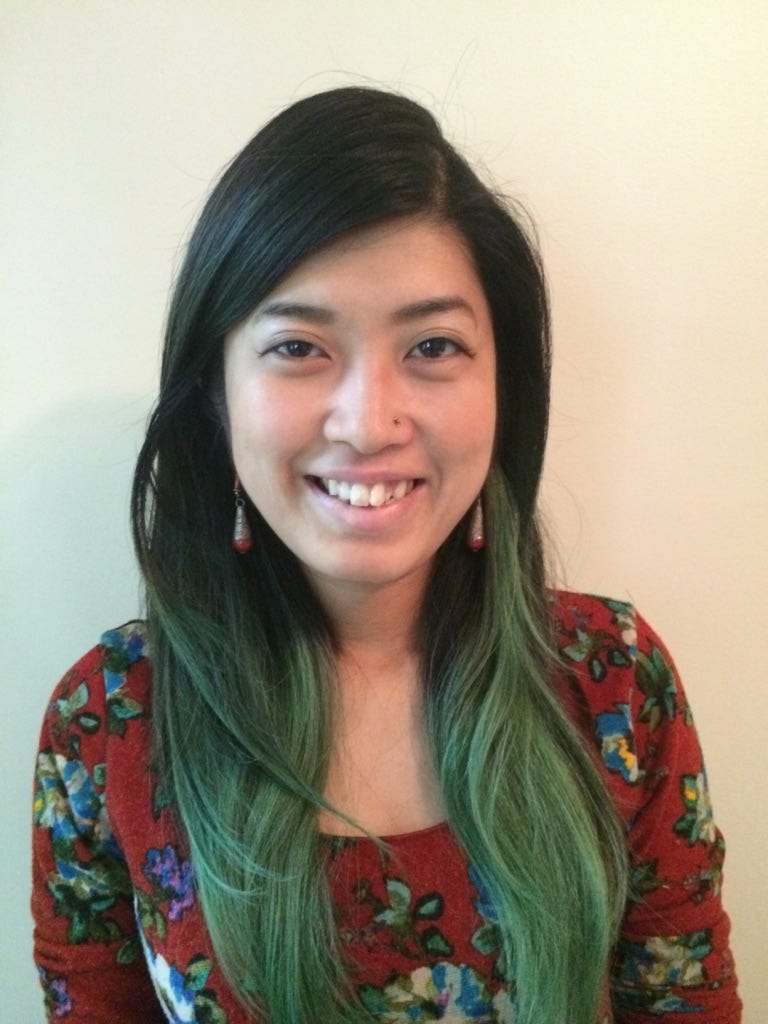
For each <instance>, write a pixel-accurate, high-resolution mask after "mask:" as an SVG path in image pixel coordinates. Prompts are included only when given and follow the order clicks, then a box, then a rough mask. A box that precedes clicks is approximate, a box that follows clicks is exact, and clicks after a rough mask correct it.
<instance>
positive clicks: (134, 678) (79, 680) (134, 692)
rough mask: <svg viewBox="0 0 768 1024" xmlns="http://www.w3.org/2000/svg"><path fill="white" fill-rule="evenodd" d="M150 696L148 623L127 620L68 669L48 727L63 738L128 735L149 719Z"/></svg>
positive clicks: (55, 696)
mask: <svg viewBox="0 0 768 1024" xmlns="http://www.w3.org/2000/svg"><path fill="white" fill-rule="evenodd" d="M149 700H150V663H149V641H148V635H147V628H146V625H145V623H143V622H141V621H132V622H127V623H125V624H124V625H122V626H118V627H116V628H114V629H110V630H107V631H106V632H105V633H102V635H101V638H100V640H99V643H98V644H96V645H95V646H94V647H92V648H91V649H90V650H89V651H87V652H86V653H85V654H84V655H83V656H82V657H81V658H79V659H78V660H77V661H76V662H75V664H74V665H73V666H72V667H71V668H70V669H69V670H68V671H67V672H65V673H64V675H63V676H62V678H61V679H60V680H59V682H58V684H57V685H56V687H55V688H54V690H53V694H52V695H51V699H50V701H49V702H48V707H47V709H46V715H45V723H44V732H47V733H48V736H49V737H50V738H52V739H53V740H54V741H58V743H59V744H60V743H62V742H64V739H65V738H66V740H67V741H68V742H69V743H71V742H72V741H73V740H75V741H76V746H77V747H78V748H79V747H80V746H83V745H85V746H89V745H90V743H89V740H91V739H94V740H95V739H96V738H97V737H98V738H100V739H101V740H102V741H103V740H105V739H107V738H108V737H111V736H119V737H124V736H125V735H126V732H127V729H128V726H129V724H130V723H131V721H132V720H134V719H145V718H146V717H147V713H148V705H149Z"/></svg>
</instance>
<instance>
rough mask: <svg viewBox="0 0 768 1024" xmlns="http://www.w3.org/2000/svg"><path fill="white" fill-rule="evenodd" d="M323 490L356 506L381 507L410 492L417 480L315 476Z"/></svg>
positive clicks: (314, 478) (316, 481)
mask: <svg viewBox="0 0 768 1024" xmlns="http://www.w3.org/2000/svg"><path fill="white" fill-rule="evenodd" d="M313 480H314V481H315V483H316V484H317V486H318V487H320V488H321V490H323V491H325V493H326V494H329V495H330V496H331V497H332V498H337V499H338V500H339V501H343V502H346V504H347V505H354V506H355V507H356V508H381V507H382V505H389V504H390V503H391V502H393V501H399V500H400V499H401V498H404V497H405V496H406V494H410V492H411V491H412V490H413V488H414V487H415V486H416V483H417V481H416V480H379V481H377V482H376V483H373V484H364V483H360V482H359V481H354V480H334V479H333V477H313Z"/></svg>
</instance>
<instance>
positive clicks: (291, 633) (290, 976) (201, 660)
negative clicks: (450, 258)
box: [133, 88, 625, 1024]
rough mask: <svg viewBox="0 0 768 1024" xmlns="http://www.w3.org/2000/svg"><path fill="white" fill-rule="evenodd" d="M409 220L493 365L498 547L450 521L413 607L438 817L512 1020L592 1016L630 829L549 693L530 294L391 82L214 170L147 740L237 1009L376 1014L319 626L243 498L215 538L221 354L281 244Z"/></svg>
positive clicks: (295, 111)
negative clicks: (350, 910) (353, 965)
mask: <svg viewBox="0 0 768 1024" xmlns="http://www.w3.org/2000/svg"><path fill="white" fill-rule="evenodd" d="M412 215H428V216H430V217H432V218H434V219H435V220H437V221H440V222H448V223H451V224H453V225H454V226H455V227H456V228H457V229H458V230H459V231H460V232H461V233H462V235H463V237H464V239H465V240H466V243H467V245H468V246H469V249H470V251H471V253H472V256H473V259H474V261H475V265H476V267H477V271H478V274H479V277H480V279H481V281H482V283H483V287H484V290H485V294H486V297H487V299H488V303H489V306H490V309H491V314H492V318H493V326H494V337H495V343H496V349H497V367H498V370H497V374H498V380H497V396H498V426H497V438H496V445H495V453H494V460H493V467H492V470H491V474H490V476H489V479H488V481H487V484H486V487H485V490H484V497H485V505H486V522H487V533H488V537H489V542H488V545H487V547H486V549H485V551H484V552H483V553H482V554H481V555H479V556H478V555H473V554H471V553H470V552H468V551H467V550H466V547H465V545H464V543H463V537H464V534H465V529H466V523H464V522H462V523H459V524H457V526H456V528H455V530H454V532H453V533H452V534H451V536H450V537H449V538H448V539H447V541H446V542H445V543H444V544H443V545H442V547H441V548H440V550H439V551H438V552H437V555H436V558H435V561H434V565H433V569H432V576H433V579H432V585H430V586H429V587H428V589H427V597H426V598H425V604H424V607H423V609H422V612H421V616H420V621H419V623H418V638H419V645H420V655H421V670H422V676H423V685H424V704H425V714H426V720H427V724H428V731H429V736H430V740H431V743H432V747H433V753H434V759H435V763H436V766H437V770H438V773H439V779H440V784H441V787H442V793H443V798H444V801H445V806H446V808H447V812H448V818H449V822H450V825H451V827H452V829H453V832H454V834H455V836H456V838H457V840H458V842H459V844H460V845H461V847H462V848H463V850H464V851H465V853H466V855H467V857H468V859H469V862H470V863H471V865H472V867H473V870H474V871H475V873H476V875H477V877H478V878H479V879H481V882H482V887H483V889H484V891H485V893H486V895H487V896H488V898H489V899H490V902H491V904H492V906H493V907H494V908H495V913H496V925H497V929H498V935H499V941H500V943H501V947H502V950H503V952H502V957H501V959H500V962H499V963H500V966H501V968H502V969H503V971H504V973H505V975H506V976H507V978H508V980H510V981H511V982H513V984H514V988H515V992H516V1000H517V1013H518V1016H517V1020H518V1021H519V1022H520V1024H534V1022H535V1024H565V1022H566V1021H567V1022H574V1024H587V1022H589V1024H592V1022H593V1021H594V1017H595V1013H596V1008H597V1003H598V999H599V994H600V988H601V984H602V982H603V980H604V978H605V974H606V970H607V966H608V960H609V956H610V950H611V946H612V943H613V941H614V937H615V932H616V928H617V924H618V920H619V917H620V913H621V911H622V909H623V906H624V899H625V866H624V860H625V848H624V842H623V837H622V833H621V830H620V826H619V824H618V821H617V816H616V812H615V809H614V807H613V804H612V802H611V800H610V798H609V796H608V794H607V792H606V790H605V788H604V785H603V783H602V781H601V778H600V776H599V773H598V770H597V769H596V767H595V765H594V763H593V760H592V756H591V755H590V753H589V752H588V750H587V749H586V746H585V743H584V740H583V738H582V737H581V736H580V735H579V734H578V733H577V731H576V729H575V728H574V726H573V725H572V724H571V722H570V721H569V719H568V717H567V715H566V714H565V713H564V710H563V708H562V706H561V702H560V700H559V699H558V697H557V695H556V692H555V689H554V686H553V680H554V679H555V677H556V675H557V672H558V665H557V662H556V659H555V657H554V655H553V650H554V645H553V639H552V626H551V622H550V618H551V615H550V611H549V607H548V601H547V595H546V591H545V585H544V572H543V559H542V545H541V539H540V533H539V529H538V525H537V520H536V514H535V505H536V493H537V488H538V483H539V477H540V474H541V465H542V459H543V453H544V443H545V437H546V427H547V411H548V383H549V345H548V316H547V301H546V289H545V285H544V280H543V276H542V272H541V268H540V263H539V260H538V257H537V254H536V251H535V248H534V247H533V245H532V244H531V242H530V240H529V237H528V234H527V232H526V231H525V230H524V228H523V227H522V226H521V223H520V222H519V220H518V219H516V218H515V217H513V216H512V214H511V212H510V209H509V208H508V205H507V204H505V203H504V202H502V201H501V200H500V199H499V198H498V197H497V196H495V195H494V194H493V193H492V192H491V191H490V190H489V189H488V188H487V187H486V186H485V185H483V184H482V183H481V182H480V180H479V179H478V178H477V176H476V175H475V173H474V172H473V171H472V170H471V169H470V167H469V166H468V164H467V163H466V162H465V161H464V160H463V158H462V157H461V156H460V155H459V154H458V153H457V152H456V151H455V150H454V149H453V147H452V146H451V145H450V144H449V143H448V142H447V141H446V140H445V138H444V137H443V135H442V133H441V131H440V129H439V127H438V125H437V123H436V122H435V120H434V118H433V117H432V116H431V115H430V114H429V113H428V112H427V111H426V110H424V109H423V108H422V107H421V106H419V105H418V104H416V103H414V102H412V101H411V100H408V99H405V98H404V97H401V96H398V95H394V94H391V93H386V92H381V91H377V90H371V89H361V88H345V89H337V90H333V91H331V92H327V93H321V94H319V95H316V96H312V97H310V98H308V99H305V100H301V101H299V102H298V103H295V104H294V105H293V106H291V107H289V108H288V109H287V110H285V111H284V112H283V113H281V114H279V115H278V116H277V117H276V118H275V119H274V120H273V121H271V122H270V123H269V124H268V125H267V126H266V127H265V128H264V129H263V130H262V131H261V132H259V134H258V135H256V136H255V138H254V139H253V140H252V141H251V142H250V143H249V144H248V145H247V146H246V147H245V149H244V150H243V151H242V152H241V153H240V154H239V155H238V156H237V157H236V158H235V160H234V161H233V162H232V163H231V164H230V165H229V167H228V168H227V170H226V171H225V173H224V175H223V177H222V178H221V180H220V182H219V183H218V185H217V186H216V188H215V189H214V191H213V192H212V194H211V196H210V198H209V200H208V202H207V204H206V206H205V208H204V210H203V213H202V215H201V217H200V220H199V222H198V224H197V227H196V228H195V230H194V232H193V234H192V237H191V239H190V242H189V245H188V248H187V251H186V256H185V259H184V262H183V265H182V267H181V270H180V273H179V276H178V279H177V282H176V286H175V290H174V294H173V298H172V302H171V307H170V311H169V317H168V325H167V333H166V343H165V349H164V355H163V363H162V374H161V390H160V396H159V400H158V403H157V406H156V409H155V411H154V413H153V416H152V418H151V421H150V424H149V428H148V432H147V437H146V441H145V443H144V446H143V448H142V451H141V454H140V456H139V460H138V466H137V471H136V476H135V481H134V489H133V525H134V535H135V541H136V547H137V551H138V555H139V560H140V564H141V568H142V572H143V576H144V580H145V586H146V592H147V614H148V619H149V626H150V633H151V638H152V646H153V692H154V697H153V722H154V734H155V757H156V760H157V764H158V769H159V771H160V773H161V778H162V780H163V785H164V787H165V788H166V789H167V791H168V793H169V795H170V797H171V799H172V801H173V804H174V807H175V810H176V813H177V815H178V818H179V821H180V823H181V825H182V827H183V830H184V832H185V834H186V837H187V839H188V842H189V847H190V854H191V857H192V861H193V865H194V870H195V876H196V882H197V887H198V892H199V895H200V899H201V902H202V907H203V911H204V914H205V918H206V922H207V925H208V928H209V930H210V933H211V937H212V940H213V943H214V947H215V949H216V953H217V956H218V958H219V960H220V963H221V965H222V967H223V968H224V970H225V972H226V973H227V976H228V977H229V979H230V981H231V983H232V985H233V987H234V989H235V991H236V993H237V994H238V996H239V997H240V999H241V1000H242V1002H243V1003H244V1005H245V1006H246V1007H248V1008H249V1009H250V1010H252V1011H253V1012H254V1014H255V1015H256V1016H258V1015H263V1016H264V1017H266V1018H267V1019H269V1020H270V1021H271V1022H272V1024H309V1022H314V1021H318V1020H322V1021H323V1022H324V1024H353V1022H354V1024H361V1022H364V1021H366V1020H370V1019H371V1018H370V1016H369V1014H368V1013H367V1011H366V1010H365V1009H364V1008H363V1007H362V1006H361V1005H360V1003H359V1002H358V1001H357V999H356V996H355V993H354V990H353V988H352V986H351V984H350V982H349V980H348V976H347V972H346V970H345V963H344V958H343V954H342V952H341V949H340V943H339V939H338V936H337V934H336V929H335V925H334V920H333V913H332V907H331V903H330V896H329V891H328V885H327V878H326V871H325V862H324V854H323V846H322V842H321V839H320V837H319V835H318V830H317V824H316V819H317V811H318V808H320V807H326V806H327V805H326V803H325V801H324V799H323V796H322V793H323V788H324V782H325V778H326V772H327V768H328V761H329V751H330V749H331V744H332V742H333V720H332V711H331V709H332V704H333V700H332V696H333V691H334V685H335V674H334V663H335V649H336V638H335V636H334V631H333V624H332V623H331V622H330V621H329V620H328V618H327V616H326V615H325V613H324V610H323V608H322V607H321V606H320V605H319V604H318V602H317V600H316V599H315V597H314V595H313V593H312V591H311V589H310V587H309V584H308V582H307V579H306V577H305V576H304V574H303V571H302V570H301V568H300V567H299V564H298V562H297V560H296V558H295V557H294V556H293V554H292V553H291V552H290V551H289V550H288V549H287V548H286V547H285V546H284V545H283V544H282V542H281V541H280V540H279V539H278V538H277V537H276V535H275V534H274V533H273V532H272V530H271V529H270V528H269V527H268V525H267V524H266V523H265V522H264V520H263V519H262V518H261V516H260V515H259V513H258V511H257V510H256V509H255V508H254V507H252V506H249V518H250V521H251V526H252V529H253V532H254V541H255V543H254V547H253V550H252V551H251V552H250V553H249V554H248V555H247V556H245V557H238V556H235V555H233V553H232V551H231V548H230V532H231V526H232V511H233V506H232V463H231V457H230V453H229V447H228V441H227V434H226V430H225V429H224V426H223V422H222V420H223V417H222V414H221V374H222V348H223V339H224V337H225V335H226V333H227V332H228V331H229V330H231V329H232V328H233V327H234V326H235V325H237V324H238V323H239V322H240V321H241V320H242V319H243V317H245V316H246V315H247V314H248V313H249V312H250V311H252V310H253V309H254V308H255V307H256V305H257V304H258V303H259V302H260V301H261V300H262V299H263V298H264V296H265V295H267V294H268V293H269V292H270V291H271V290H272V289H273V288H274V287H275V285H276V284H277V283H278V282H279V281H280V279H281V278H282V277H283V276H284V275H285V274H286V273H287V272H288V271H289V270H290V269H291V268H292V267H293V266H295V265H296V264H297V262H298V261H300V260H301V259H303V258H304V257H306V256H307V255H309V254H310V253H312V252H315V251H316V250H317V249H319V248H320V247H321V246H323V245H325V244H327V243H329V242H331V241H332V240H333V239H335V238H337V237H339V236H340V235H341V234H343V233H344V232H347V231H351V230H353V229H355V228H359V227H361V226H363V225H369V224H372V223H375V222H379V221H383V220H386V219H390V218H395V217H402V216H412ZM330 809H331V810H333V808H330Z"/></svg>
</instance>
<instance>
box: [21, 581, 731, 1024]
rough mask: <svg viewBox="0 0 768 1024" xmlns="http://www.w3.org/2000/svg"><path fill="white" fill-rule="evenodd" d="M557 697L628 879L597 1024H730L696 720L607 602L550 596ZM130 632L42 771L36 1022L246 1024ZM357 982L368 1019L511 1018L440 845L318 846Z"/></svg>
mask: <svg viewBox="0 0 768 1024" xmlns="http://www.w3.org/2000/svg"><path fill="white" fill-rule="evenodd" d="M553 607H554V613H555V616H556V620H557V624H558V627H559V635H560V651H561V655H562V657H563V659H564V661H565V663H566V664H567V665H569V666H570V668H571V669H572V671H569V672H567V673H564V674H563V677H562V679H560V680H559V681H558V687H559V691H560V692H561V693H562V699H563V701H564V703H565V706H566V707H567V709H568V710H569V713H570V714H571V715H572V716H573V718H574V720H575V721H576V723H577V725H578V726H579V727H580V728H581V729H582V730H583V732H584V734H585V736H586V737H587V739H588V741H589V742H590V743H592V744H594V745H595V746H596V749H597V751H598V753H599V757H600V760H601V763H602V766H603V769H604V777H605V781H606V784H607V786H608V788H609V790H610V792H611V794H612V795H613V797H614V799H615V802H616V807H617V810H618V813H619V815H620V817H621V819H622V820H623V822H624V823H625V826H626V834H627V842H628V846H629V851H630V857H631V864H632V872H633V885H632V891H633V898H632V899H631V900H630V902H629V903H628V905H627V908H626V915H625V919H624V923H623V927H622V931H621V936H620V940H619V943H618V946H617V949H616V952H615V957H614V961H613V964H612V968H611V976H610V984H609V987H607V988H606V997H605V1000H604V1007H603V1012H602V1014H601V1018H602V1019H604V1020H611V1019H613V1020H615V1021H616V1022H617V1024H641V1022H650V1021H656V1020H659V1019H663V1020H664V1022H665V1024H676V1022H682V1021H685V1022H686V1024H696V1022H698V1024H736V1022H738V1021H739V1020H740V1002H739V999H738V996H737V995H736V980H735V975H734V969H733V963H732V959H731V955H730V951H729V948H728V932H729V924H728V918H727V917H726V915H725V913H724V911H723V909H722V906H721V902H720V887H721V872H722V864H723V854H724V845H723V839H722V837H721V835H720V833H719V832H718V830H717V829H716V828H715V825H714V823H713V820H712V813H711V808H710V803H709V798H708V793H707V783H706V776H705V773H704V768H703V765H702V759H701V752H700V748H699V744H698V740H697V737H696V732H695V729H694V727H693V722H692V718H691V712H690V708H689V707H688V704H687V701H686V698H685V694H684V692H683V690H682V688H681V685H680V682H679V680H678V678H677V674H676V671H675V668H674V665H673V664H672V662H671V660H670V657H669V654H668V653H667V651H666V650H665V648H664V646H663V644H662V643H661V641H660V640H659V639H658V637H657V636H656V635H655V634H654V633H653V632H652V631H651V630H650V629H649V627H648V626H647V625H646V624H645V623H644V622H643V620H642V619H641V618H640V617H639V616H637V615H636V613H635V611H634V609H633V608H632V607H631V606H630V605H628V604H626V603H624V602H620V601H610V600H606V599H604V598H597V597H588V596H585V595H578V594H568V593H557V594H556V595H554V597H553ZM150 691H151V662H150V659H149V657H148V651H147V640H146V634H145V630H144V627H143V625H142V624H141V623H135V622H134V623H129V624H128V625H126V626H123V627H121V628H120V629H117V630H112V631H110V632H109V633H106V634H105V635H104V636H103V637H102V640H101V644H100V645H99V646H98V647H96V648H94V649H93V650H92V651H90V652H89V653H88V654H86V655H85V657H84V658H82V659H81V660H80V661H79V662H78V663H77V664H76V665H75V667H74V668H72V669H71V670H70V671H69V672H68V673H67V674H66V675H65V677H64V678H63V680H62V681H61V683H60V684H59V686H58V687H57V689H56V691H55V692H54V695H53V698H52V700H51V703H50V705H49V708H48V712H47V715H46V718H45V723H44V726H43V731H42V737H41V744H40V750H39V753H38V758H37V773H36V785H35V811H34V821H35V825H34V890H33V897H32V907H33V912H34V916H35V923H36V927H35V956H36V960H37V964H38V970H39V974H40V979H41V982H42V986H43V991H44V998H45V1005H46V1012H47V1015H48V1020H49V1021H63V1022H65V1024H86V1022H87V1024H94V1022H105V1024H106V1022H109V1024H139V1022H141V1024H154V1022H157V1024H161V1022H165V1021H171V1022H186V1021H193V1022H204V1024H246V1022H247V1021H248V1020H249V1018H248V1017H247V1015H246V1014H245V1012H244V1010H243V1009H242V1007H241V1006H240V1004H239V1003H238V1002H237V1000H236V999H235V998H234V996H233V993H232V991H231V990H230V988H229V987H228V985H227V982H226V980H225V978H224V976H223V974H222V973H221V971H220V969H219V968H218V966H217V964H216V960H215V957H214V954H213V949H212V947H211V942H210V937H209V935H208V932H207V930H206V926H205V922H204V920H203V916H202V913H201V910H200V907H199V905H198V902H197V896H196V889H195V879H194V873H193V869H192V865H191V863H190V861H189V859H188V857H187V855H186V852H185V850H186V847H185V844H184V841H183V838H182V834H181V832H180V830H179V828H178V826H177V824H176V822H175V820H174V816H173V812H172V810H171V808H170V807H168V806H165V805H164V802H163V800H162V799H161V797H160V795H159V794H160V790H159V788H158V786H157V780H156V778H155V777H154V775H153V773H152V772H151V770H150V768H149V765H148V761H149V743H150V734H149V721H148V709H149V702H150ZM323 842H324V844H325V849H326V854H327V856H326V861H327V865H328V878H329V885H330V887H331V894H332V898H333V903H334V908H335V915H336V920H337V925H338V929H339V934H340V937H341V940H342V943H343V945H344V947H345V949H346V950H347V951H348V953H349V961H350V963H351V964H354V967H353V969H352V970H351V978H352V982H353V984H354V985H355V987H356V989H357V991H358V994H359V998H360V1000H361V1001H362V1003H363V1004H364V1005H365V1006H366V1007H367V1009H368V1010H369V1011H370V1012H371V1013H372V1014H373V1015H374V1017H376V1018H378V1019H379V1020H381V1021H382V1022H388V1024H410V1022H418V1021H432V1020H445V1021H451V1022H457V1024H462V1022H470V1021H471V1022H494V1021H497V1022H504V1024H511V1022H513V1021H514V1017H515V1008H514V1000H513V997H512V995H511V994H510V991H509V989H508V988H507V986H506V984H505V983H504V980H503V975H502V973H501V971H500V970H499V965H498V961H499V956H500V949H499V944H498V936H497V932H496V929H495V926H494V924H493V910H492V907H491V906H490V904H489V901H488V897H487V894H486V893H485V892H484V891H483V886H482V881H481V879H480V878H479V877H478V876H477V874H476V872H475V871H474V870H473V868H472V866H471V865H470V864H468V863H467V862H466V860H465V858H464V856H463V854H462V852H461V850H460V849H459V847H458V845H457V844H456V842H455V840H454V838H453V835H452V833H451V830H450V827H449V826H448V825H447V824H440V825H436V826H433V827H432V828H428V829H425V830H423V831H420V832H415V833H411V834H408V835H403V836H393V837H388V843H389V846H390V850H391V852H390V854H388V855H382V854H381V852H380V850H379V848H378V847H377V846H376V845H375V844H374V843H373V842H372V841H371V840H369V839H366V838H350V837H336V838H334V837H325V838H324V839H323Z"/></svg>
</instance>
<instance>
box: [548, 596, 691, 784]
mask: <svg viewBox="0 0 768 1024" xmlns="http://www.w3.org/2000/svg"><path fill="white" fill-rule="evenodd" d="M552 612H553V618H554V622H555V630H556V644H557V651H558V654H559V657H560V665H561V668H562V677H561V679H560V686H559V690H560V693H561V695H562V697H563V700H564V703H565V705H566V707H567V709H568V711H569V714H570V715H571V717H572V718H573V720H574V721H575V722H576V724H578V725H579V726H580V728H581V729H582V731H583V732H584V733H585V735H586V736H588V737H589V739H590V740H591V741H592V742H594V743H596V744H597V747H598V749H599V751H600V753H601V755H602V760H603V762H604V764H605V767H606V769H607V771H608V773H609V775H610V776H612V777H613V778H615V779H616V781H617V782H618V781H619V780H621V781H622V782H623V783H624V784H626V785H629V786H632V787H634V786H638V785H639V784H641V783H643V782H646V783H647V781H648V779H649V778H651V777H654V778H655V777H657V776H658V773H659V772H660V771H663V770H668V769H669V764H668V763H667V762H668V761H669V759H670V758H671V757H673V755H674V750H675V749H676V748H677V747H678V746H679V744H680V741H681V739H683V740H684V741H685V745H686V746H690V747H691V748H692V749H693V750H694V751H695V752H697V753H698V741H697V739H696V736H695V731H694V730H693V727H692V726H693V720H692V716H691V713H690V708H689V705H688V700H687V697H686V694H685V691H684V689H683V686H682V683H681V681H680V677H679V675H678V672H677V668H676V666H675V663H674V661H673V659H672V657H671V655H670V653H669V651H668V649H667V647H666V646H665V644H664V642H663V641H662V640H661V638H660V637H659V635H658V634H657V633H656V632H655V630H653V629H652V628H651V626H649V625H648V623H647V622H646V621H645V619H644V618H643V617H642V616H641V615H640V614H639V613H638V611H637V610H636V608H635V607H634V605H633V604H632V603H631V602H628V601H622V600H617V599H614V598H609V597H601V596H598V595H594V594H579V593H572V592H569V591H557V592H553V593H552ZM686 737H687V738H686ZM698 756H699V758H700V754H698ZM665 764H666V769H665Z"/></svg>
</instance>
